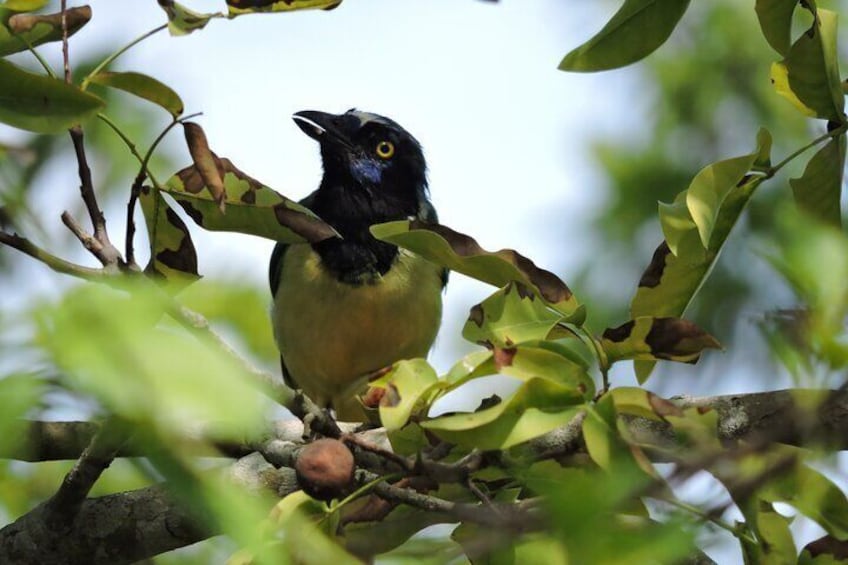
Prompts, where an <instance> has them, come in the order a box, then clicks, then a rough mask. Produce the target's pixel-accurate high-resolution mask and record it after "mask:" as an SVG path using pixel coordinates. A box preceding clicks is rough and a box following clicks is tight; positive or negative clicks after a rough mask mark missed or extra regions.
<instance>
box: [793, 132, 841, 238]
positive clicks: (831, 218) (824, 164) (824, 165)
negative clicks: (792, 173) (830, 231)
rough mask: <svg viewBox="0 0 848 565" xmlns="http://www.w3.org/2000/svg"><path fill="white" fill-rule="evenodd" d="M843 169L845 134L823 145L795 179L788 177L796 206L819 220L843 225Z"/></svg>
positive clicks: (838, 225) (839, 225)
mask: <svg viewBox="0 0 848 565" xmlns="http://www.w3.org/2000/svg"><path fill="white" fill-rule="evenodd" d="M844 172H845V134H842V135H839V136H838V137H835V138H834V139H832V140H830V142H829V143H828V144H827V145H825V146H824V147H822V148H821V149H820V150H819V151H818V152H817V153H816V154H815V155H813V157H812V158H811V159H810V161H809V162H808V163H807V166H806V168H805V169H804V174H803V175H801V177H800V178H797V179H789V184H790V186H792V194H793V195H794V196H795V202H797V203H798V207H799V208H801V209H802V210H805V211H807V212H809V213H810V214H812V215H813V216H815V217H816V218H818V219H819V220H821V221H823V222H826V223H829V224H832V225H834V226H837V227H841V226H842V210H841V205H840V199H841V197H842V175H843V173H844Z"/></svg>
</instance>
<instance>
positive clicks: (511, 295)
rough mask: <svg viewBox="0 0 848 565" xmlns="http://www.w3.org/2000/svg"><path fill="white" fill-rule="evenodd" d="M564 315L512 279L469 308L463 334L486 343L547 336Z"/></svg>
mask: <svg viewBox="0 0 848 565" xmlns="http://www.w3.org/2000/svg"><path fill="white" fill-rule="evenodd" d="M562 319H563V317H562V316H561V315H559V314H557V313H555V312H553V311H552V310H551V309H550V308H548V307H547V306H546V305H545V303H544V302H542V301H541V300H540V299H539V298H538V297H537V296H536V295H535V294H534V293H533V292H531V291H529V290H528V289H527V288H526V287H525V286H524V285H523V284H521V283H517V282H511V283H509V284H507V285H506V286H505V287H504V288H502V289H501V290H499V291H497V292H495V293H494V294H492V295H491V296H490V297H489V298H487V299H486V300H484V301H483V302H481V303H480V304H477V305H476V306H474V307H472V308H471V314H470V315H469V317H468V321H467V322H465V327H463V329H462V337H464V338H465V339H467V340H468V341H470V342H472V343H477V344H480V345H486V346H487V347H493V346H497V347H512V346H513V345H516V344H519V343H523V342H525V341H530V340H539V339H546V338H547V337H548V336H549V334H550V333H551V332H552V331H553V330H554V328H556V326H557V324H558V323H559V322H560V321H562Z"/></svg>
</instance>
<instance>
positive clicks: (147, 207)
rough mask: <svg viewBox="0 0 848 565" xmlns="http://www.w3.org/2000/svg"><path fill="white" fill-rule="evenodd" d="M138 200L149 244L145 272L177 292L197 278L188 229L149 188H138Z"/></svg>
mask: <svg viewBox="0 0 848 565" xmlns="http://www.w3.org/2000/svg"><path fill="white" fill-rule="evenodd" d="M138 200H139V203H140V204H141V209H142V211H143V212H144V221H145V223H146V224H147V233H148V236H149V239H150V242H151V250H150V261H149V262H148V264H147V267H145V272H148V273H153V274H156V275H159V276H161V277H163V278H164V279H165V280H167V281H168V282H169V283H172V284H171V285H169V288H171V289H172V290H174V291H175V292H178V291H179V290H182V289H183V288H185V287H186V286H187V285H189V284H191V283H192V282H194V281H196V280H197V279H199V278H200V275H199V274H198V272H197V252H196V251H195V249H194V243H193V242H192V241H191V234H190V233H189V231H188V227H187V226H186V225H185V222H183V221H182V219H181V218H180V217H179V216H178V215H177V213H176V212H174V210H173V209H172V208H171V207H170V206H169V205H168V203H167V202H166V201H165V199H164V198H163V197H162V195H161V194H160V193H159V192H158V191H156V190H154V189H152V188H150V187H149V186H145V187H142V189H141V192H140V193H139V195H138Z"/></svg>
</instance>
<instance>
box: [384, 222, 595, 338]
mask: <svg viewBox="0 0 848 565" xmlns="http://www.w3.org/2000/svg"><path fill="white" fill-rule="evenodd" d="M371 233H372V234H373V235H374V237H376V238H377V239H380V240H383V241H388V242H389V243H394V244H395V245H397V246H399V247H403V248H405V249H409V250H410V251H413V252H415V253H417V254H418V255H421V256H422V257H424V258H425V259H428V260H430V261H432V262H433V263H436V264H437V265H441V266H443V267H447V268H448V269H450V270H452V271H456V272H458V273H462V274H464V275H467V276H469V277H471V278H474V279H477V280H481V281H483V282H486V283H489V284H491V285H494V286H496V287H499V288H500V287H503V286H506V284H507V283H509V282H513V281H517V282H520V283H522V284H524V285H525V286H526V287H528V288H530V289H532V290H533V291H534V292H535V293H536V294H537V295H539V296H540V297H541V298H542V299H544V300H545V302H547V303H548V304H550V306H551V307H552V308H553V309H555V310H556V311H557V312H559V313H560V314H563V315H564V316H565V317H566V321H567V322H571V323H573V324H577V325H579V324H582V323H583V321H584V319H585V317H586V312H585V308H584V307H583V306H581V305H580V303H579V302H577V299H576V298H575V297H574V295H573V294H572V292H571V290H570V289H569V288H568V286H567V285H566V284H565V283H564V282H562V281H561V280H560V279H559V277H557V276H556V275H555V274H553V273H551V272H550V271H545V270H543V269H540V268H538V267H537V266H536V265H535V264H534V263H533V262H532V261H531V260H529V259H527V258H526V257H524V256H522V255H520V254H519V253H517V252H515V251H513V250H512V249H502V250H500V251H495V252H491V251H486V250H485V249H483V248H482V247H480V245H479V244H478V243H477V242H476V241H474V239H473V238H471V237H469V236H467V235H465V234H462V233H459V232H456V231H454V230H452V229H450V228H448V227H446V226H442V225H439V224H431V223H427V222H422V221H420V220H411V221H410V220H403V221H399V222H388V223H385V224H379V225H376V226H371Z"/></svg>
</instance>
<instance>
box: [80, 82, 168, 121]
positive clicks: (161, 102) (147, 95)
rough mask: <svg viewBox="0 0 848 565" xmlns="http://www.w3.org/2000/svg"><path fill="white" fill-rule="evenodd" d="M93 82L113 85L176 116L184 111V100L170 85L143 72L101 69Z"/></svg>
mask: <svg viewBox="0 0 848 565" xmlns="http://www.w3.org/2000/svg"><path fill="white" fill-rule="evenodd" d="M91 82H93V83H96V84H102V85H104V86H111V87H112V88H117V89H120V90H123V91H125V92H129V93H130V94H134V95H135V96H138V97H139V98H144V99H145V100H148V101H150V102H153V103H154V104H156V105H158V106H161V107H162V108H164V109H165V110H167V111H168V112H169V113H170V114H171V115H172V116H174V117H175V118H176V117H177V116H179V115H180V114H182V113H183V101H182V100H181V99H180V96H179V95H178V94H177V93H176V92H174V91H173V90H172V89H171V88H170V87H169V86H168V85H166V84H163V83H161V82H159V81H158V80H156V79H155V78H153V77H150V76H147V75H145V74H141V73H135V72H126V73H112V72H107V71H101V72H99V73H97V74H96V75H93V76H92V77H91Z"/></svg>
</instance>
